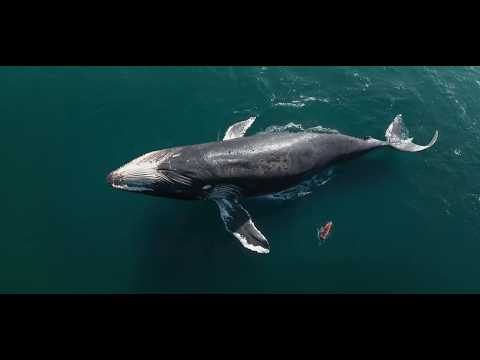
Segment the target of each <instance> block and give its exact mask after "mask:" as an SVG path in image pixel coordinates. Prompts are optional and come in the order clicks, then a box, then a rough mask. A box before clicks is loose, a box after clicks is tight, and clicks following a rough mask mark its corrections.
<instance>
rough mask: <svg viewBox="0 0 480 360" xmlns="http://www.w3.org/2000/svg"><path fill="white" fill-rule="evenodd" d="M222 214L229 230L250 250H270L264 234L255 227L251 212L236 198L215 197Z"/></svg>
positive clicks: (261, 251)
mask: <svg viewBox="0 0 480 360" xmlns="http://www.w3.org/2000/svg"><path fill="white" fill-rule="evenodd" d="M215 203H216V204H217V205H218V208H219V210H220V216H221V218H222V220H223V222H224V224H225V228H226V229H227V231H228V232H231V233H232V234H233V236H235V237H236V238H237V239H238V240H239V241H240V243H241V244H242V245H243V246H244V247H246V248H247V249H249V250H252V251H255V252H257V253H261V254H268V253H269V252H270V245H269V244H268V240H267V239H266V238H265V236H263V234H262V233H261V232H260V231H259V230H258V229H257V228H256V227H255V224H254V223H253V221H252V219H251V217H250V214H249V213H248V211H247V210H245V208H244V207H243V206H242V204H240V203H239V202H238V200H236V199H215Z"/></svg>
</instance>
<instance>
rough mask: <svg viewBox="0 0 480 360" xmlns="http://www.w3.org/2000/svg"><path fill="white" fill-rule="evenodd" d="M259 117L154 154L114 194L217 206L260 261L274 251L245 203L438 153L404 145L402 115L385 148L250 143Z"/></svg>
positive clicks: (287, 140) (130, 165) (267, 135)
mask: <svg viewBox="0 0 480 360" xmlns="http://www.w3.org/2000/svg"><path fill="white" fill-rule="evenodd" d="M254 121H255V117H250V118H248V119H247V120H244V121H240V122H237V123H235V124H233V125H231V126H230V127H229V128H228V129H227V131H226V133H225V135H224V137H223V139H222V140H221V141H212V142H207V143H201V144H194V145H186V146H177V147H173V148H167V149H161V150H156V151H151V152H148V153H146V154H144V155H142V156H140V157H137V158H135V159H133V160H131V161H130V162H127V163H126V164H125V165H123V166H121V167H120V168H118V169H116V170H114V171H112V172H110V173H109V174H108V175H107V182H108V184H109V185H111V186H112V187H113V188H115V189H120V190H125V191H132V192H136V193H141V194H146V195H152V196H159V197H166V198H173V199H178V200H211V201H214V202H215V203H216V204H217V206H218V209H219V213H220V217H221V219H222V221H223V223H224V225H225V228H226V230H227V231H228V232H230V233H231V234H232V235H233V236H234V237H235V238H236V239H237V240H238V241H239V242H240V244H241V245H243V247H245V248H246V249H248V250H251V251H253V252H256V253H259V254H267V253H269V252H270V244H269V241H268V240H267V238H266V237H265V236H264V235H263V233H262V232H261V231H260V230H258V229H257V227H256V226H255V223H254V221H253V220H252V217H251V216H250V213H249V212H248V211H247V210H246V208H245V207H244V206H243V204H242V202H241V200H242V198H248V197H258V196H265V195H271V194H276V193H280V192H282V191H285V190H288V189H291V188H293V187H295V186H296V185H298V184H300V183H301V182H302V181H305V179H308V178H311V177H313V176H315V175H316V174H319V173H320V172H322V171H323V170H324V169H326V168H328V167H329V166H331V165H334V164H336V163H339V162H343V161H346V160H351V159H354V158H357V157H359V156H361V155H363V154H366V153H368V152H370V151H372V150H375V149H382V148H383V149H396V150H400V151H404V152H419V151H423V150H426V149H428V148H430V147H431V146H433V145H434V144H435V142H436V141H437V138H438V130H436V131H435V133H434V135H433V138H432V139H431V141H430V142H429V143H428V144H427V145H418V144H415V143H414V142H413V138H405V132H406V127H405V125H404V124H403V120H402V116H401V115H397V116H396V117H395V118H394V120H393V121H392V122H391V123H390V125H389V126H388V127H387V130H386V132H385V140H378V139H375V138H372V137H365V138H357V137H353V136H349V135H345V134H342V133H338V132H336V133H331V132H326V133H325V132H324V133H322V132H320V133H318V132H308V131H302V132H288V131H284V132H264V133H258V134H254V135H251V136H245V134H246V132H247V130H248V129H249V128H250V127H251V125H252V124H253V123H254Z"/></svg>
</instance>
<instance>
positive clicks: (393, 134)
mask: <svg viewBox="0 0 480 360" xmlns="http://www.w3.org/2000/svg"><path fill="white" fill-rule="evenodd" d="M385 138H386V139H387V144H388V145H390V146H391V147H393V148H395V149H397V150H400V151H407V152H417V151H422V150H426V149H428V148H429V147H431V146H433V144H435V142H436V141H437V138H438V130H435V134H434V135H433V138H432V140H430V142H429V143H428V145H417V144H415V143H413V142H412V140H413V137H412V138H409V137H408V130H407V128H406V127H405V125H404V124H403V119H402V115H401V114H399V115H397V116H395V119H393V121H392V123H391V124H390V125H389V126H388V128H387V131H386V132H385Z"/></svg>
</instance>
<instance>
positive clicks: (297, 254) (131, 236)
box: [0, 67, 480, 293]
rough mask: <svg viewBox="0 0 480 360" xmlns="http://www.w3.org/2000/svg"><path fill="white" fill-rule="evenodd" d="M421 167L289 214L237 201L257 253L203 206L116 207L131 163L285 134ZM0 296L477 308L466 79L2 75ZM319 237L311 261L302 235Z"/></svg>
mask: <svg viewBox="0 0 480 360" xmlns="http://www.w3.org/2000/svg"><path fill="white" fill-rule="evenodd" d="M399 113H401V114H403V119H404V121H405V124H406V125H407V127H408V129H409V131H410V135H411V136H413V137H415V141H416V142H417V143H420V144H424V143H427V142H428V141H429V140H430V138H431V136H432V134H433V132H434V130H435V129H438V130H439V134H440V135H439V139H438V142H437V144H436V145H435V146H434V147H433V148H432V149H430V150H427V151H425V152H422V153H417V154H411V153H402V152H398V151H393V150H382V151H378V152H375V153H371V154H368V155H366V156H364V157H363V158H360V159H357V160H354V161H352V162H349V163H346V164H344V165H342V166H340V167H339V168H337V169H336V170H335V173H334V177H333V178H332V180H331V181H330V182H328V183H327V184H325V185H324V186H321V187H319V188H317V189H316V190H315V191H314V193H313V194H311V195H309V196H306V197H304V198H301V199H298V200H295V201H293V200H292V201H265V200H255V199H253V200H246V201H244V204H245V206H246V207H247V208H248V210H249V212H250V213H251V215H252V217H253V218H254V220H255V223H256V225H257V227H258V228H259V229H261V230H262V232H263V233H264V234H265V235H266V237H267V238H268V239H269V241H270V245H271V253H270V254H268V255H266V256H265V255H257V254H254V253H250V252H248V251H247V250H245V249H243V248H242V247H241V246H240V244H239V243H238V241H237V240H236V239H234V238H233V237H232V236H231V235H230V234H229V233H227V232H226V231H225V229H224V226H223V223H222V221H221V220H220V217H219V215H218V210H217V207H216V205H215V204H214V203H211V202H206V201H205V202H186V201H177V200H172V199H162V198H154V197H148V196H143V195H138V194H133V193H127V192H121V191H117V190H114V189H112V188H110V187H108V185H107V184H106V182H105V176H106V174H107V173H108V172H109V171H111V170H113V169H115V168H117V167H118V166H120V165H122V164H123V163H125V162H126V161H128V160H130V159H132V158H134V157H136V156H138V155H141V154H143V153H145V152H148V151H152V150H156V149H161V148H166V147H172V146H176V145H186V144H194V143H202V142H208V141H212V140H216V139H217V138H219V137H220V138H221V137H222V136H223V133H224V131H225V130H226V129H227V128H228V126H229V125H230V124H232V123H233V122H236V121H240V120H244V119H246V118H248V117H250V116H257V120H256V122H255V124H254V125H253V126H252V128H251V129H250V130H249V132H248V134H253V133H255V132H258V131H261V130H264V129H265V128H267V127H269V126H271V125H285V124H287V123H289V122H294V123H299V124H302V125H303V126H304V127H313V126H318V125H322V126H324V127H328V128H334V129H337V130H339V131H341V132H343V133H346V134H350V135H354V136H359V137H360V136H367V135H370V136H373V137H376V138H379V139H383V136H384V132H385V129H386V128H387V126H388V124H389V123H390V122H391V120H392V119H393V118H394V116H395V115H396V114H399ZM0 118H1V134H2V142H1V144H2V145H1V146H2V151H1V155H2V159H1V167H0V175H1V179H2V180H1V186H0V191H1V195H2V196H1V198H2V205H3V206H2V207H1V210H0V211H1V214H0V215H1V217H0V218H1V225H2V231H1V240H0V291H1V292H75V293H77V292H107V293H111V292H129V293H130V292H202V293H206V292H320V293H322V292H335V293H338V292H340V293H346V292H388V293H391V292H395V293H397V292H422V293H423V292H479V290H480V261H479V260H480V225H479V222H480V215H479V210H480V184H479V180H480V163H479V155H480V127H479V123H478V122H479V120H480V68H479V67H449V68H440V67H439V68H429V67H309V68H303V67H301V68H300V67H289V68H285V67H241V68H239V67H216V68H210V67H178V68H173V67H158V68H153V67H58V68H54V67H28V68H25V67H18V68H12V67H3V68H0ZM329 219H332V220H333V222H334V231H333V234H332V236H331V237H330V238H329V239H328V240H327V241H326V243H325V244H323V245H321V246H319V244H318V239H317V238H316V231H315V229H316V227H319V226H321V225H322V224H323V223H324V222H325V221H326V220H329Z"/></svg>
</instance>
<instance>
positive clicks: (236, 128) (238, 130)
mask: <svg viewBox="0 0 480 360" xmlns="http://www.w3.org/2000/svg"><path fill="white" fill-rule="evenodd" d="M255 119H256V118H255V117H251V118H248V119H247V120H244V121H240V122H237V123H235V124H233V125H232V126H230V127H229V128H228V130H227V132H226V133H225V136H224V137H223V140H230V139H235V138H239V137H242V136H243V135H245V133H246V132H247V130H248V128H249V127H250V126H252V124H253V122H254V121H255Z"/></svg>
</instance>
